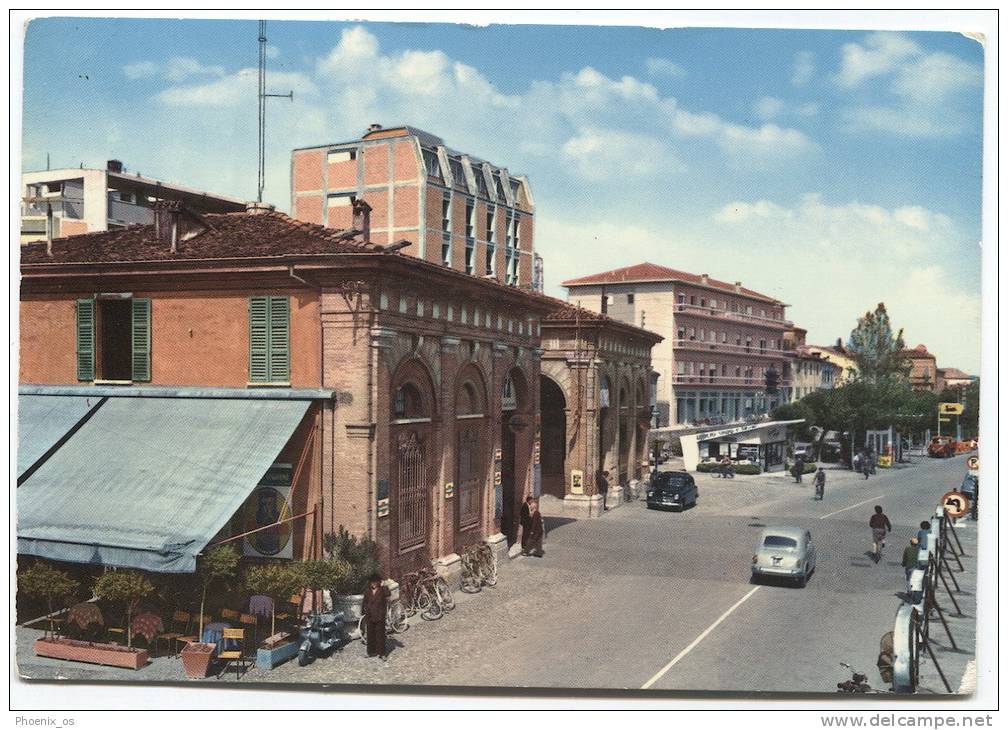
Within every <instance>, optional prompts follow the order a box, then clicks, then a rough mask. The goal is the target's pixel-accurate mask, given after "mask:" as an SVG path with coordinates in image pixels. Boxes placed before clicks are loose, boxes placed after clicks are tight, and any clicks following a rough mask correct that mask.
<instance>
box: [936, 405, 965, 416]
mask: <svg viewBox="0 0 1008 730" xmlns="http://www.w3.org/2000/svg"><path fill="white" fill-rule="evenodd" d="M938 412H939V413H940V414H941V415H943V416H961V415H962V412H963V404H962V403H939V404H938Z"/></svg>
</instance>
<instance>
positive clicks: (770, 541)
mask: <svg viewBox="0 0 1008 730" xmlns="http://www.w3.org/2000/svg"><path fill="white" fill-rule="evenodd" d="M763 547H770V548H790V549H794V548H796V547H798V541H797V540H795V539H794V538H793V537H784V536H783V535H767V536H766V537H765V538H763Z"/></svg>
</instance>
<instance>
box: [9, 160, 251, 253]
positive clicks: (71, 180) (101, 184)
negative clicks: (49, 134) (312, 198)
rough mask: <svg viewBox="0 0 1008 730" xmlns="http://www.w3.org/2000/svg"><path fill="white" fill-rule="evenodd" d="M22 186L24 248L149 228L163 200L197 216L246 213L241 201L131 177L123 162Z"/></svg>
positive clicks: (45, 174) (49, 174)
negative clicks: (118, 230)
mask: <svg viewBox="0 0 1008 730" xmlns="http://www.w3.org/2000/svg"><path fill="white" fill-rule="evenodd" d="M21 186H22V199H21V243H31V242H32V241H44V240H45V239H46V238H48V237H51V238H62V237H65V236H75V235H77V234H80V233H94V232H96V231H109V230H113V229H116V228H125V227H126V226H128V225H133V224H140V225H148V224H150V223H152V222H153V221H154V211H153V209H152V206H153V205H154V203H156V202H157V201H159V200H177V201H179V202H181V203H183V204H184V205H185V207H186V209H187V210H189V211H192V212H194V213H234V212H240V211H243V210H245V202H244V201H242V200H239V199H238V198H230V197H228V196H226V195H216V194H214V193H207V192H203V191H201V190H194V189H192V188H188V187H184V186H182V185H176V184H174V183H168V182H164V181H162V180H155V179H153V178H149V177H142V176H141V175H140V173H132V172H127V171H126V170H125V169H124V168H123V164H122V163H121V162H119V161H118V160H109V161H108V163H107V164H106V167H105V169H104V170H99V169H93V168H65V169H60V170H37V171H33V172H26V173H24V175H22V178H21Z"/></svg>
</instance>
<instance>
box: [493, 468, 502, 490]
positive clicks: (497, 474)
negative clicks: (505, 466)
mask: <svg viewBox="0 0 1008 730" xmlns="http://www.w3.org/2000/svg"><path fill="white" fill-rule="evenodd" d="M501 483H502V482H501V473H500V472H499V471H495V472H494V486H495V487H499V486H500V485H501Z"/></svg>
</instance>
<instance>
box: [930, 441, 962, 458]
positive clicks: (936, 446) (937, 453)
mask: <svg viewBox="0 0 1008 730" xmlns="http://www.w3.org/2000/svg"><path fill="white" fill-rule="evenodd" d="M927 454H928V456H933V457H935V458H938V459H946V458H948V457H950V456H955V454H956V440H955V439H954V438H952V437H951V436H934V437H933V438H932V439H931V443H930V444H928V448H927Z"/></svg>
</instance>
